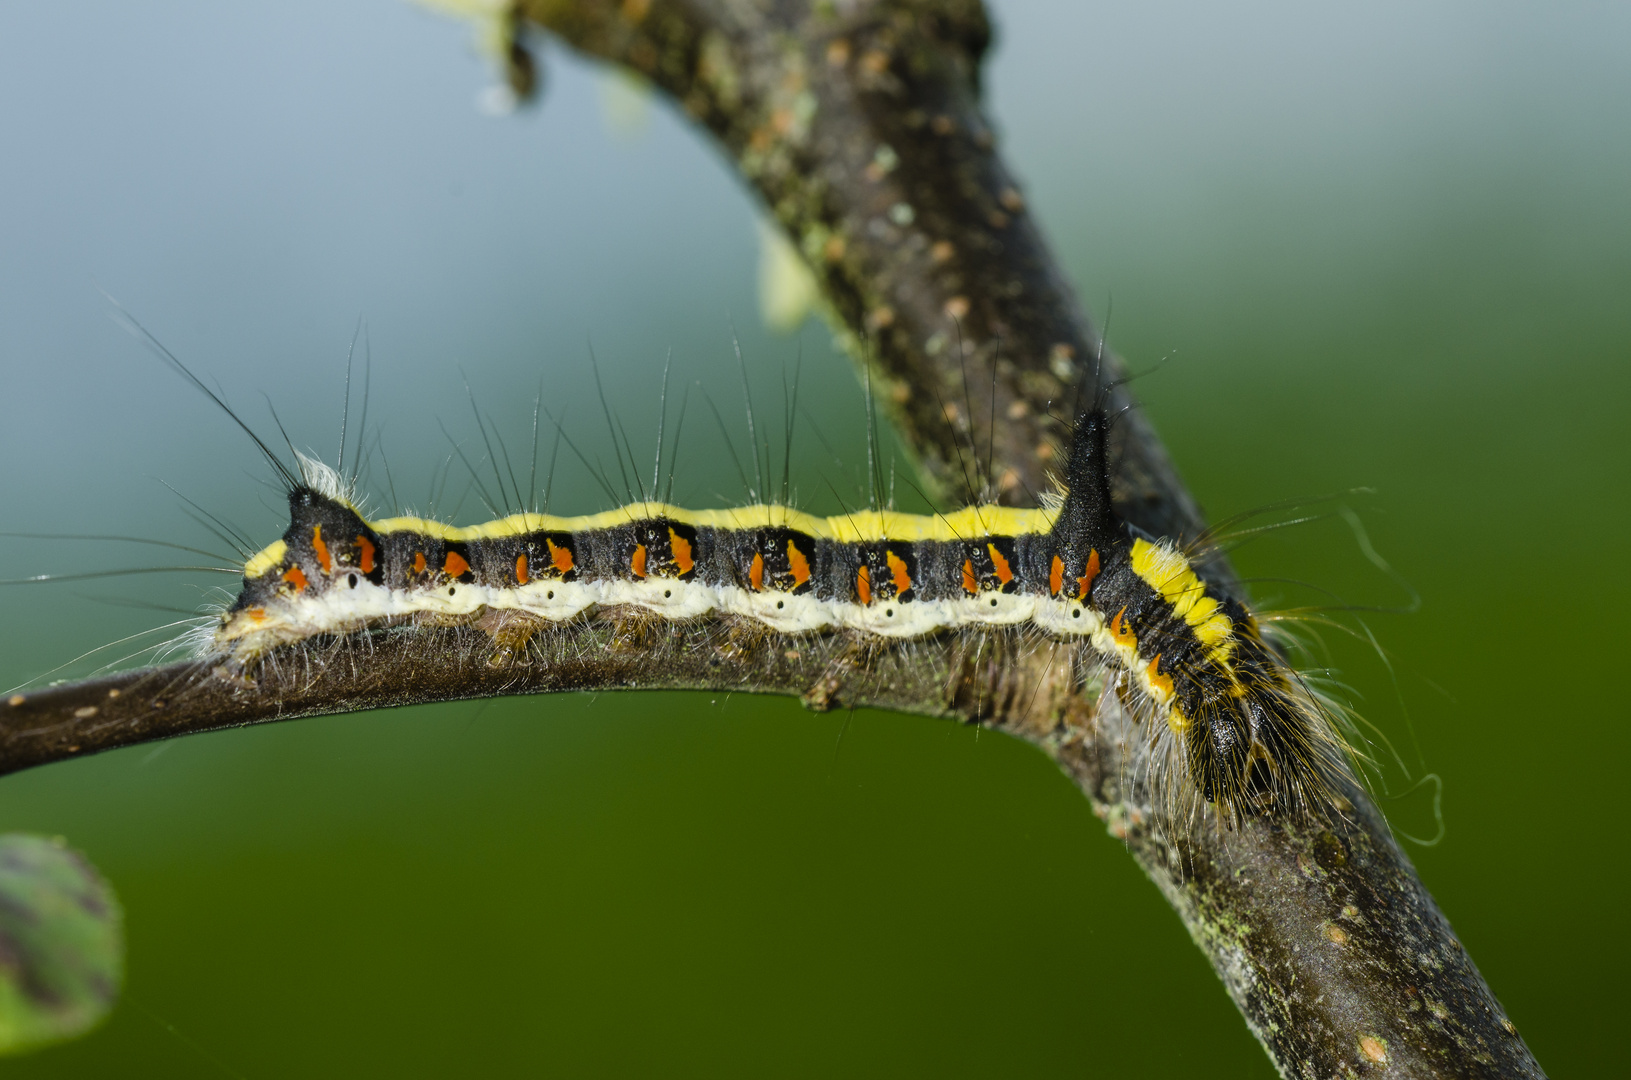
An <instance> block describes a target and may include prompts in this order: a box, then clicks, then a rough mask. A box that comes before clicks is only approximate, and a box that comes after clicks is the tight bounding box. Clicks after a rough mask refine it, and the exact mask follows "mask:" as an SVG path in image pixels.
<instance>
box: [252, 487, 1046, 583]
mask: <svg viewBox="0 0 1631 1080" xmlns="http://www.w3.org/2000/svg"><path fill="white" fill-rule="evenodd" d="M1058 516H1059V511H1058V510H1057V509H1052V510H1020V509H1016V508H1014V507H1012V506H967V507H964V508H963V509H961V510H957V511H954V512H952V513H950V514H903V513H899V512H897V511H894V510H859V511H856V512H855V513H852V514H839V515H837V516H835V517H827V518H821V517H815V516H814V515H811V514H805V513H802V512H800V511H798V510H793V509H790V508H788V507H785V506H768V505H764V504H760V505H757V506H742V507H736V508H733V509H729V510H686V509H684V508H683V507H678V506H670V505H668V504H666V503H655V502H652V503H630V504H629V505H628V506H623V507H619V508H618V509H616V510H607V511H604V512H602V513H599V514H588V515H585V516H583V517H555V516H554V515H551V514H512V515H510V516H509V517H506V518H499V519H498V520H496V521H488V522H484V523H483V524H480V525H469V526H457V525H447V524H444V523H443V522H440V521H428V520H426V519H425V518H418V517H394V518H386V519H384V520H383V521H376V522H371V523H370V524H369V527H370V528H371V529H373V530H374V531H375V532H376V533H395V532H412V533H418V534H420V535H422V536H431V537H435V538H436V539H438V540H442V541H449V542H454V543H462V542H467V541H470V540H493V539H499V538H502V537H506V536H521V535H524V534H526V533H532V532H564V533H575V532H592V531H594V530H597V529H610V528H614V527H616V526H619V525H627V524H629V523H630V522H634V521H644V520H650V519H653V518H661V519H664V520H667V521H672V522H678V523H680V524H682V525H689V526H691V527H692V528H716V529H733V530H741V529H764V528H775V529H791V530H792V531H793V532H799V533H804V534H805V535H806V536H812V537H815V538H816V539H819V540H837V541H840V542H842V543H846V544H853V543H877V542H881V541H887V540H899V541H903V542H912V541H918V540H940V541H949V540H976V539H981V538H983V537H987V536H1025V535H1032V534H1036V533H1045V532H1048V531H1050V530H1051V529H1052V528H1053V522H1054V519H1055V518H1057V517H1058ZM284 553H285V547H284V544H283V541H281V540H279V541H278V542H277V543H275V544H273V545H271V546H270V547H268V548H266V549H265V550H264V551H261V552H260V553H259V554H257V555H255V556H254V557H253V558H252V559H250V560H249V562H248V563H246V564H245V565H244V576H245V577H251V578H252V577H259V576H260V575H261V574H264V573H266V572H267V571H268V570H270V569H272V568H273V567H274V566H276V565H277V564H278V563H280V562H281V561H282V560H283V556H284Z"/></svg>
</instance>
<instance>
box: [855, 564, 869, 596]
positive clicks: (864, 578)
mask: <svg viewBox="0 0 1631 1080" xmlns="http://www.w3.org/2000/svg"><path fill="white" fill-rule="evenodd" d="M855 594H856V595H857V596H859V597H860V598H861V603H862V604H870V603H872V571H870V570H868V569H867V568H866V566H865V565H862V567H861V568H860V569H859V570H857V571H856V572H855Z"/></svg>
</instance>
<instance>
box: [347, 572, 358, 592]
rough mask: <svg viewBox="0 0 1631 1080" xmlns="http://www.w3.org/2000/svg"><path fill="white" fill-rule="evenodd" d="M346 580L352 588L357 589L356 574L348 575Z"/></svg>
mask: <svg viewBox="0 0 1631 1080" xmlns="http://www.w3.org/2000/svg"><path fill="white" fill-rule="evenodd" d="M346 580H347V581H348V582H350V583H351V587H352V588H353V589H355V588H356V587H357V575H356V574H347V575H346Z"/></svg>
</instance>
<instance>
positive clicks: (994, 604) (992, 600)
mask: <svg viewBox="0 0 1631 1080" xmlns="http://www.w3.org/2000/svg"><path fill="white" fill-rule="evenodd" d="M991 606H992V607H996V606H997V598H996V597H995V596H993V597H992V598H991Z"/></svg>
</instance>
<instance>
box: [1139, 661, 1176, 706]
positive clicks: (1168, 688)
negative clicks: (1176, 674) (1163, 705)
mask: <svg viewBox="0 0 1631 1080" xmlns="http://www.w3.org/2000/svg"><path fill="white" fill-rule="evenodd" d="M1160 665H1161V654H1160V653H1157V654H1156V655H1155V659H1154V660H1151V661H1150V664H1149V666H1148V667H1147V668H1145V669H1144V674H1145V675H1148V676H1149V678H1150V685H1151V686H1153V687H1154V688H1155V689H1157V690H1159V691H1160V692H1161V697H1162V699H1163V700H1165V699H1167V698H1170V697H1172V676H1171V675H1163V674H1161V672H1160V670H1159V669H1160Z"/></svg>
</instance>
